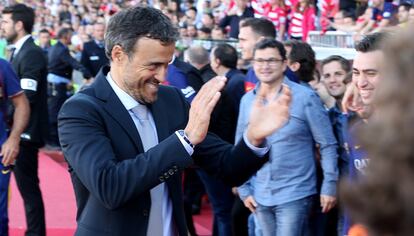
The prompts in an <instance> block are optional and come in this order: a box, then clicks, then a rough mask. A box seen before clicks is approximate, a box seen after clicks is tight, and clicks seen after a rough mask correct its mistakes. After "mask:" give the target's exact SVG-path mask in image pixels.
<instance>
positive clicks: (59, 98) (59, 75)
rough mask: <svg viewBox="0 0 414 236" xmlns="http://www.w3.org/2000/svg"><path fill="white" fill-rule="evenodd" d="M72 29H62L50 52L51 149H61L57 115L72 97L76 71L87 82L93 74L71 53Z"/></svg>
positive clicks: (49, 106)
mask: <svg viewBox="0 0 414 236" xmlns="http://www.w3.org/2000/svg"><path fill="white" fill-rule="evenodd" d="M71 38H72V29H69V28H62V29H61V30H60V31H59V32H58V35H57V39H58V42H57V43H56V45H54V46H53V47H52V48H50V50H49V58H48V59H49V63H48V72H49V74H48V75H47V82H48V108H49V127H50V131H49V139H48V142H47V144H48V148H49V149H59V146H60V145H59V140H58V135H57V114H58V112H59V110H60V108H61V107H62V105H63V103H64V102H65V101H66V99H68V98H69V97H70V96H71V95H72V92H71V91H72V89H71V78H72V72H73V70H74V69H76V70H79V71H81V72H82V74H83V77H84V78H85V79H87V80H89V79H90V78H92V74H91V73H90V72H89V70H88V69H86V68H85V67H84V66H83V65H82V64H81V63H79V62H78V61H77V60H76V59H74V58H73V57H72V56H71V55H70V52H69V48H68V46H69V45H70V43H71Z"/></svg>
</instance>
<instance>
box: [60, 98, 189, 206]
mask: <svg viewBox="0 0 414 236" xmlns="http://www.w3.org/2000/svg"><path fill="white" fill-rule="evenodd" d="M108 119H111V117H110V116H108V115H107V114H106V112H105V111H104V110H103V109H102V108H101V107H100V106H99V105H98V104H97V102H95V101H94V100H93V99H92V98H89V96H87V95H84V94H77V95H75V96H74V97H72V98H71V99H70V100H68V101H67V102H66V103H65V104H64V105H63V107H62V109H61V111H60V113H59V117H58V130H59V139H60V142H61V145H62V151H63V153H64V156H65V158H66V160H67V162H68V163H69V165H70V167H71V168H72V170H73V172H74V173H75V174H76V176H77V177H78V179H79V180H80V181H81V183H82V184H83V185H84V186H85V188H86V189H87V190H88V191H89V192H90V193H91V195H92V196H93V197H94V198H96V199H98V200H99V201H100V202H101V203H102V204H103V205H104V206H105V207H106V208H108V209H116V208H119V207H121V206H123V205H124V204H125V203H126V202H128V201H130V200H131V199H133V198H136V197H137V196H138V195H140V194H144V193H148V191H149V190H150V189H151V188H153V187H155V186H156V185H158V184H160V183H162V182H164V181H165V180H166V178H164V177H165V174H166V173H168V174H169V175H175V174H179V173H180V170H182V169H184V168H185V167H187V166H189V165H190V164H192V159H191V158H190V156H189V154H188V153H187V151H186V150H185V148H184V147H183V145H182V144H181V142H180V141H179V139H178V137H177V136H176V135H175V134H172V135H170V136H169V137H167V138H166V139H164V140H163V141H161V142H160V143H159V144H158V145H156V146H154V147H153V148H151V149H149V150H148V151H147V152H145V153H139V152H138V151H133V152H132V153H135V154H134V155H131V156H119V154H118V156H117V154H115V151H114V146H116V145H118V146H119V145H123V143H125V142H128V140H122V141H119V140H114V139H113V138H110V134H109V133H110V132H111V131H109V130H108V129H115V128H114V127H115V125H116V123H114V122H116V121H113V122H111V121H109V122H108ZM117 127H119V126H117ZM111 134H113V131H112V133H111ZM118 138H119V137H118ZM120 142H123V143H120ZM130 142H131V141H130ZM126 145H128V144H126ZM132 145H133V144H132V142H131V146H132ZM131 148H132V147H131ZM172 154H173V155H172ZM162 176H164V177H163V178H161V177H162Z"/></svg>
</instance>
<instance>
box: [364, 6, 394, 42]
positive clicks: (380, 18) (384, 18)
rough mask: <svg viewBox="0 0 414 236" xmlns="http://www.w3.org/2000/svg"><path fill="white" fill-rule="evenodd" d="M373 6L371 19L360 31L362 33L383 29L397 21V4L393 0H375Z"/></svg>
mask: <svg viewBox="0 0 414 236" xmlns="http://www.w3.org/2000/svg"><path fill="white" fill-rule="evenodd" d="M372 7H373V9H372V15H371V19H370V21H369V22H368V24H367V25H366V26H365V27H364V28H363V29H362V30H361V31H359V32H358V33H359V34H360V35H365V34H367V33H370V32H378V31H381V30H382V29H384V28H385V27H387V26H392V25H393V24H394V23H395V21H396V13H397V6H396V5H394V4H393V2H392V1H391V0H373V1H372Z"/></svg>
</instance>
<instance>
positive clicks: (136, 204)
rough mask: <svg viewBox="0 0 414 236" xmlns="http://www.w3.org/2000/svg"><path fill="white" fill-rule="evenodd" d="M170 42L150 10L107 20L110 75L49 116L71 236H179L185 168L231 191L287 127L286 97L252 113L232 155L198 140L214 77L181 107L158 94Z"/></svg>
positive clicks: (211, 102)
mask: <svg viewBox="0 0 414 236" xmlns="http://www.w3.org/2000/svg"><path fill="white" fill-rule="evenodd" d="M177 35H178V32H177V30H176V28H175V27H174V26H173V25H172V23H171V22H170V20H169V19H168V17H167V16H165V15H164V14H162V12H161V11H159V10H156V9H154V8H150V7H135V8H129V9H126V10H124V11H121V12H119V13H117V14H116V15H114V16H113V17H112V18H111V19H110V21H109V24H108V29H107V32H106V34H105V50H106V54H107V56H108V57H109V58H110V67H109V66H107V67H104V68H103V69H102V70H101V71H100V73H99V74H98V75H97V76H96V80H95V82H94V83H93V84H92V85H91V86H90V87H88V88H86V89H85V90H82V91H81V92H79V93H77V94H76V95H74V96H73V97H71V98H70V99H69V100H68V101H67V102H66V103H65V104H64V105H63V107H62V109H61V111H60V114H59V119H58V120H59V138H60V141H61V145H62V150H63V153H64V155H65V157H66V160H67V161H68V163H69V166H70V172H71V177H72V182H73V186H74V189H75V193H76V201H77V207H78V213H77V222H78V227H77V230H76V233H75V234H76V235H108V236H109V235H111V236H113V235H115V236H116V235H122V236H125V235H127V236H128V235H150V236H152V235H157V236H158V235H164V236H171V235H182V236H184V235H188V230H187V226H186V222H185V217H184V211H183V200H182V192H181V191H182V186H181V183H182V179H181V171H182V170H183V169H184V168H185V167H188V166H190V165H191V164H193V163H195V164H196V165H198V166H200V167H201V168H203V169H204V170H206V172H208V173H210V174H212V175H214V176H216V177H219V178H221V179H223V180H224V181H226V182H227V183H229V184H240V183H242V182H243V181H245V180H246V179H248V178H249V177H250V175H252V174H253V173H254V172H255V171H256V170H257V169H258V168H260V166H261V165H262V164H263V163H264V162H266V160H267V157H266V152H267V151H268V148H269V147H267V146H266V145H265V144H264V139H265V137H266V136H268V135H270V134H271V133H273V132H274V131H275V130H277V129H278V128H280V127H281V126H282V125H283V124H284V123H285V122H286V121H287V119H288V117H289V112H288V107H289V102H290V92H289V89H287V88H285V89H283V91H282V95H281V96H280V97H279V98H278V99H276V100H274V101H272V102H270V103H268V104H266V105H263V103H262V102H261V100H259V102H257V103H256V105H255V106H254V108H253V109H255V112H254V114H255V115H252V116H251V117H250V123H249V126H248V127H247V131H246V133H245V135H244V136H245V137H244V138H243V139H242V140H241V141H240V142H238V143H237V144H236V145H235V146H233V145H230V144H228V143H226V142H224V141H222V140H220V139H219V138H218V137H217V136H216V135H213V134H210V133H207V130H208V126H209V123H210V114H211V112H212V110H213V108H214V106H215V105H216V103H217V101H218V100H219V98H220V92H219V91H220V90H221V89H222V88H223V87H224V85H225V79H224V77H217V78H213V79H212V80H210V81H209V82H208V83H206V84H205V85H204V86H203V88H202V89H201V90H200V91H199V93H198V95H197V96H196V97H195V98H194V100H193V101H192V103H191V109H190V110H188V108H189V106H188V104H187V102H186V101H185V99H184V97H183V96H182V95H181V92H180V91H179V90H178V89H176V88H173V87H168V86H162V85H160V83H162V82H164V81H165V79H166V78H165V77H166V72H167V67H168V64H169V63H170V61H171V59H172V56H173V53H174V48H175V41H176V39H177Z"/></svg>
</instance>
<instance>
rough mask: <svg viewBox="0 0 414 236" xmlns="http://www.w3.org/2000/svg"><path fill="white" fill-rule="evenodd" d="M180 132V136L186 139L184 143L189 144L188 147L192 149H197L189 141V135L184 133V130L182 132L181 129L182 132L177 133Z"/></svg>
mask: <svg viewBox="0 0 414 236" xmlns="http://www.w3.org/2000/svg"><path fill="white" fill-rule="evenodd" d="M177 132H178V134H179V135H180V136H181V137H182V138H183V139H184V141H185V142H186V143H187V144H188V145H190V147H191V148H193V149H194V147H195V145H194V144H193V143H192V142H191V141H190V139H188V136H187V134H186V133H185V132H184V130H182V129H180V130H178V131H177Z"/></svg>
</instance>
